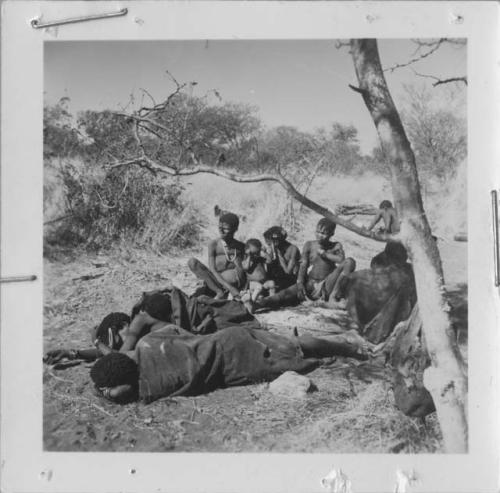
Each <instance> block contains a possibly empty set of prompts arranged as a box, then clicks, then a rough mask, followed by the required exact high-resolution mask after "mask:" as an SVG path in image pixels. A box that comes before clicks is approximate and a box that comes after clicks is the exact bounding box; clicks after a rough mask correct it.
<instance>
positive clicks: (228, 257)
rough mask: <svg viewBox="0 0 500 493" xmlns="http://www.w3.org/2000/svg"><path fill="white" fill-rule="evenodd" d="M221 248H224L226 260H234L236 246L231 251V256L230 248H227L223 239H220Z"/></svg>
mask: <svg viewBox="0 0 500 493" xmlns="http://www.w3.org/2000/svg"><path fill="white" fill-rule="evenodd" d="M222 248H224V255H225V256H226V260H227V261H228V262H234V261H235V260H236V253H237V250H236V248H235V249H234V251H233V254H232V257H231V250H228V248H227V243H226V242H225V241H224V240H222Z"/></svg>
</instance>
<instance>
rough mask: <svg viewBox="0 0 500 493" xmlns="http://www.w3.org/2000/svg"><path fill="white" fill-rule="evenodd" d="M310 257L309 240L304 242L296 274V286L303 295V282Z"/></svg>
mask: <svg viewBox="0 0 500 493" xmlns="http://www.w3.org/2000/svg"><path fill="white" fill-rule="evenodd" d="M310 257H311V242H310V241H306V243H305V244H304V249H303V250H302V258H301V260H300V267H299V274H298V276H297V287H298V291H299V295H302V296H304V295H305V282H306V276H307V269H308V268H309V262H310Z"/></svg>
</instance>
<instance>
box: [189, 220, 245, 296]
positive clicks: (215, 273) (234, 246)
mask: <svg viewBox="0 0 500 493" xmlns="http://www.w3.org/2000/svg"><path fill="white" fill-rule="evenodd" d="M239 222H240V221H239V218H238V216H237V215H236V214H233V213H232V212H226V213H223V214H221V215H220V216H219V234H220V236H219V238H216V239H215V240H211V241H210V242H209V243H208V268H207V266H206V265H204V264H203V263H202V262H200V261H199V260H197V259H195V258H191V259H190V260H189V261H188V267H189V268H190V269H191V271H192V272H193V274H194V275H195V276H196V277H197V278H198V279H200V280H202V281H203V283H204V286H203V288H202V289H201V290H198V291H197V292H196V294H197V295H200V294H206V295H207V296H211V297H214V298H215V299H224V298H227V296H228V295H231V296H232V297H233V298H235V299H238V298H239V295H240V290H241V289H242V288H243V287H244V286H245V280H246V279H245V272H244V271H243V267H242V264H241V262H242V260H243V254H244V251H245V245H244V244H243V243H242V242H241V241H238V240H236V239H235V238H234V234H235V233H236V231H237V230H238V226H239Z"/></svg>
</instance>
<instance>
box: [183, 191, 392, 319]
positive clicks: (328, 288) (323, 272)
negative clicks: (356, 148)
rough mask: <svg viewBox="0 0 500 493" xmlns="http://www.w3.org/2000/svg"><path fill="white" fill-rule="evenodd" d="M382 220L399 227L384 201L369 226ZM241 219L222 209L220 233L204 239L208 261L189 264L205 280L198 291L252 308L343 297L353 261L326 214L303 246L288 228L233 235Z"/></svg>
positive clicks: (387, 230)
mask: <svg viewBox="0 0 500 493" xmlns="http://www.w3.org/2000/svg"><path fill="white" fill-rule="evenodd" d="M380 220H383V221H384V226H383V227H382V228H380V230H379V232H382V233H389V234H391V233H396V232H397V231H399V223H398V219H397V214H396V211H395V209H394V208H393V207H392V204H391V202H390V201H388V200H384V201H382V203H381V204H380V207H379V211H378V213H377V214H376V215H375V217H374V219H373V221H372V222H371V224H370V225H369V227H368V229H369V230H370V229H373V228H374V227H375V225H376V224H377V223H378V221H380ZM238 226H239V218H238V216H237V215H236V214H233V213H231V212H225V213H223V214H222V215H220V217H219V237H218V238H216V239H214V240H212V241H210V242H209V244H208V266H206V265H205V264H203V263H202V262H200V261H199V260H197V259H195V258H192V259H190V260H189V262H188V266H189V268H190V269H191V271H192V272H193V274H194V275H195V276H196V277H197V278H198V279H199V280H200V281H201V282H202V283H203V284H202V286H201V287H200V289H198V290H197V294H205V295H208V296H211V297H214V298H215V299H223V298H228V297H229V298H230V299H236V300H241V301H242V302H243V303H244V304H245V306H246V307H247V308H248V310H249V311H250V312H253V311H254V310H255V309H259V308H277V307H281V306H288V305H294V304H297V303H300V302H301V301H304V300H306V299H310V300H321V301H325V302H328V303H329V304H330V305H334V304H335V302H337V301H339V300H340V299H341V298H343V297H344V295H345V293H344V289H343V288H345V284H346V280H347V278H348V276H349V274H351V273H352V272H354V270H355V269H356V262H355V260H354V259H352V258H346V256H345V252H344V249H343V247H342V245H341V243H339V242H336V241H332V236H333V235H334V234H335V228H336V224H335V223H334V222H332V221H330V220H328V219H326V218H322V219H320V220H319V222H318V224H317V226H316V239H315V240H311V241H306V243H305V244H304V248H303V251H302V255H301V254H300V252H299V249H298V248H297V247H296V246H295V245H293V244H292V243H290V242H289V241H288V240H287V233H286V231H285V230H284V229H283V228H281V227H280V226H273V227H271V228H269V229H268V230H266V231H265V232H264V235H263V236H264V243H265V244H264V245H263V244H262V242H261V241H260V240H259V239H257V238H250V239H249V240H247V241H246V243H242V242H241V241H239V240H237V239H236V238H235V237H234V235H235V233H236V231H237V230H238Z"/></svg>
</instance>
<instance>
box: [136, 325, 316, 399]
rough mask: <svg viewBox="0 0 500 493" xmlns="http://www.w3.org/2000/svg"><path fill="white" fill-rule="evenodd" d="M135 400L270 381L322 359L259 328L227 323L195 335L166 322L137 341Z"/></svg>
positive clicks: (311, 368)
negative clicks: (137, 371) (216, 330)
mask: <svg viewBox="0 0 500 493" xmlns="http://www.w3.org/2000/svg"><path fill="white" fill-rule="evenodd" d="M137 358H138V365H139V375H140V376H139V398H140V399H141V400H143V401H145V402H151V401H154V400H156V399H159V398H161V397H167V396H177V395H199V394H204V393H206V392H210V391H213V390H215V389H217V388H225V387H230V386H236V385H247V384H251V383H256V382H265V381H271V380H274V379H275V378H276V377H278V376H279V375H281V374H282V373H284V372H285V371H288V370H290V371H296V372H299V373H305V372H307V371H311V370H313V369H314V368H316V367H317V366H318V365H319V363H320V360H318V359H315V358H304V356H303V353H302V350H301V348H300V346H299V344H298V342H297V341H296V340H293V339H289V338H287V337H284V336H280V335H278V334H274V333H271V332H267V331H265V330H262V329H249V328H245V327H228V328H226V329H223V330H221V331H219V332H216V333H214V334H209V335H205V336H200V335H193V334H191V333H189V332H187V331H185V330H183V329H181V328H179V327H176V326H175V325H167V326H165V327H163V328H161V329H159V330H156V331H154V332H151V333H150V334H148V335H146V336H145V337H143V338H142V339H141V340H140V341H139V342H138V344H137Z"/></svg>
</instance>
